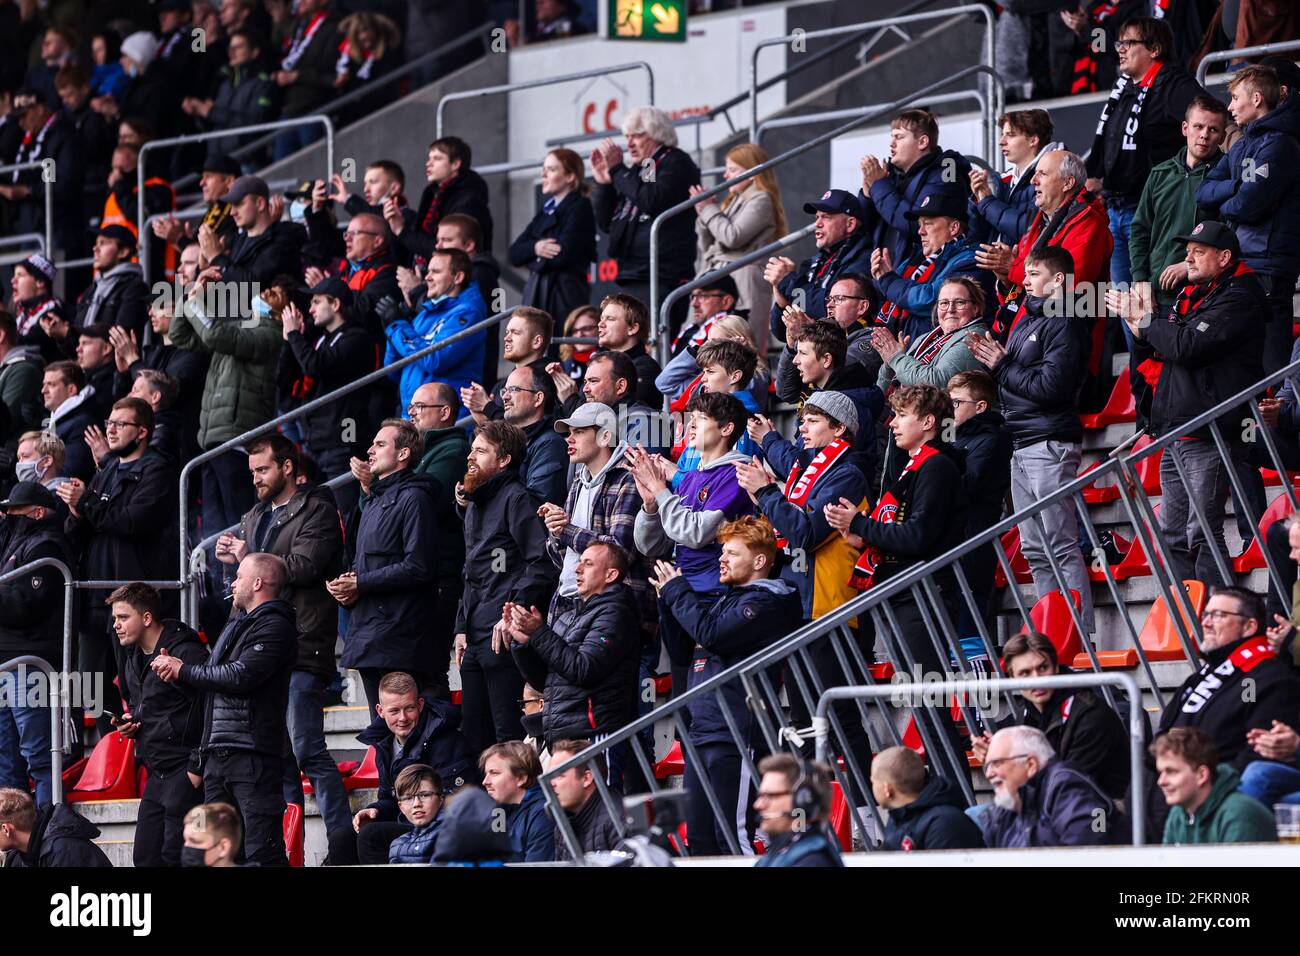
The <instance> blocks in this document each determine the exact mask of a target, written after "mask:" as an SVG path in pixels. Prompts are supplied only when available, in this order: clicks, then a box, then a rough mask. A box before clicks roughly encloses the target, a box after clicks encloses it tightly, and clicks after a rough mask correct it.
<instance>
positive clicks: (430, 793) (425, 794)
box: [397, 790, 442, 804]
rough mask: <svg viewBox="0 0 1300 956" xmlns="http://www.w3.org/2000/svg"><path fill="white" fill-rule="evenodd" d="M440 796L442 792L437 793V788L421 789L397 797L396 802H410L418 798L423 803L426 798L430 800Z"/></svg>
mask: <svg viewBox="0 0 1300 956" xmlns="http://www.w3.org/2000/svg"><path fill="white" fill-rule="evenodd" d="M440 796H442V794H440V793H438V791H437V790H421V791H420V792H419V793H408V794H407V795H406V796H404V797H398V798H397V802H398V803H405V804H412V803H414V802H415V801H416V800H419V801H420V802H421V803H423V802H424V801H426V800H432V799H434V798H435V797H440Z"/></svg>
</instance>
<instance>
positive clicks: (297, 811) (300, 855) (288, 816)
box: [284, 803, 307, 866]
mask: <svg viewBox="0 0 1300 956" xmlns="http://www.w3.org/2000/svg"><path fill="white" fill-rule="evenodd" d="M304 842H305V834H304V827H303V820H302V807H300V806H299V805H298V804H296V803H286V804H285V805H284V849H285V852H287V853H288V854H289V865H290V866H306V865H307V857H306V854H305V853H304V851H303V844H304Z"/></svg>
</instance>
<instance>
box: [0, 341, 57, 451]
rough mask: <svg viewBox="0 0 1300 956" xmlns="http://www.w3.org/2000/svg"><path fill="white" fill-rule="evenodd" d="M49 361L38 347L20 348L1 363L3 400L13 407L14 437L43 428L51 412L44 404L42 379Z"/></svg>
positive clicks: (0, 386)
mask: <svg viewBox="0 0 1300 956" xmlns="http://www.w3.org/2000/svg"><path fill="white" fill-rule="evenodd" d="M44 376H45V362H44V361H43V360H42V359H41V353H40V350H39V349H38V348H37V347H36V346H34V345H20V346H18V347H17V348H15V349H13V351H11V352H10V353H9V354H8V355H7V356H5V360H4V362H3V363H0V401H2V402H4V403H5V405H6V406H8V408H9V431H10V434H11V435H12V436H13V437H15V438H16V437H17V436H19V435H21V434H22V433H23V432H25V431H31V430H32V429H36V428H40V427H41V421H42V420H43V419H44V418H45V416H46V415H47V414H49V413H48V412H46V410H45V406H44V405H43V404H42V403H41V379H42V378H44Z"/></svg>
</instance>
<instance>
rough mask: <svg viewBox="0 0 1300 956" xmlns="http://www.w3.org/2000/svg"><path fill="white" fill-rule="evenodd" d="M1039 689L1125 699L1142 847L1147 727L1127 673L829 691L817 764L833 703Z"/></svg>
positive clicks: (826, 747) (822, 708)
mask: <svg viewBox="0 0 1300 956" xmlns="http://www.w3.org/2000/svg"><path fill="white" fill-rule="evenodd" d="M1039 687H1045V688H1048V689H1051V690H1055V689H1057V688H1067V689H1068V688H1075V687H1117V688H1119V689H1121V690H1123V691H1124V692H1125V693H1126V694H1128V731H1129V773H1130V775H1131V776H1130V781H1129V788H1130V792H1131V793H1132V794H1133V799H1132V801H1130V802H1131V803H1132V806H1131V807H1130V808H1129V818H1130V822H1131V825H1132V829H1133V833H1132V838H1133V846H1143V845H1144V844H1145V842H1146V839H1145V834H1144V832H1143V831H1144V829H1145V826H1146V791H1145V788H1144V787H1143V786H1142V778H1143V771H1144V769H1145V767H1144V763H1143V756H1142V755H1143V745H1144V742H1145V737H1146V724H1145V721H1144V720H1143V715H1142V694H1141V691H1140V689H1139V688H1138V684H1137V681H1135V680H1134V679H1133V678H1132V677H1130V676H1129V675H1128V674H1062V675H1059V676H1055V677H1026V678H1006V677H997V678H989V679H981V680H973V681H972V680H949V681H939V682H935V683H930V682H926V683H920V684H916V683H911V684H890V685H888V686H875V687H868V686H864V687H834V688H831V689H830V690H828V691H826V693H824V694H822V697H821V700H820V701H818V703H817V720H816V723H815V724H814V728H815V730H816V735H817V736H816V739H817V750H816V752H817V759H818V760H819V761H822V762H825V761H826V759H827V757H828V754H829V752H830V726H829V723H830V722H829V720H828V719H827V715H828V713H829V711H830V705H831V704H832V703H833V702H834V701H837V700H854V699H858V698H872V697H883V696H885V695H886V694H888V695H890V696H894V695H897V697H901V698H915V697H922V698H924V697H925V696H929V695H933V694H944V695H945V696H946V695H948V694H952V693H958V694H963V695H964V694H967V693H970V692H972V691H976V690H981V689H983V690H985V691H1002V690H1033V689H1035V688H1039ZM1099 792H1100V791H1099ZM1107 799H1110V798H1109V797H1107ZM1112 802H1113V801H1112Z"/></svg>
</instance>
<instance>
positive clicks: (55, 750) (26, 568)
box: [0, 558, 73, 803]
mask: <svg viewBox="0 0 1300 956" xmlns="http://www.w3.org/2000/svg"><path fill="white" fill-rule="evenodd" d="M38 568H54V570H56V571H58V572H59V574H61V575H63V648H62V650H63V669H62V671H60V673H61V674H64V675H66V674H68V673H69V672H70V671H71V670H72V594H73V581H72V571H71V570H70V569H69V568H68V566H67V565H66V564H64V563H63V562H62V561H60V560H59V559H58V558H37V559H36V560H35V561H29V562H27V563H26V564H24V565H23V566H22V567H19V568H14V569H13V570H12V571H8V572H6V573H5V574H0V584H8V583H9V582H10V581H16V580H17V579H19V578H22V577H25V576H27V575H28V574H31V573H32V572H33V571H35V570H37V569H38ZM20 666H28V667H31V666H35V667H38V668H39V669H41V670H42V671H44V673H45V674H46V675H47V676H50V677H53V674H54V668H53V667H52V666H51V665H50V664H49V663H48V662H47V661H45V660H43V659H42V658H39V657H35V656H33V655H24V656H22V657H16V658H13V659H12V660H8V661H5V662H4V663H3V664H0V672H3V671H8V670H13V669H15V668H17V667H20ZM59 687H60V684H59V681H58V680H54V679H51V680H50V711H51V713H50V722H51V735H50V762H51V767H50V787H51V799H52V802H53V803H58V802H59V801H60V800H61V799H62V797H63V750H64V747H65V744H64V741H63V719H64V715H65V712H66V711H67V702H66V701H61V700H60V695H59Z"/></svg>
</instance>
